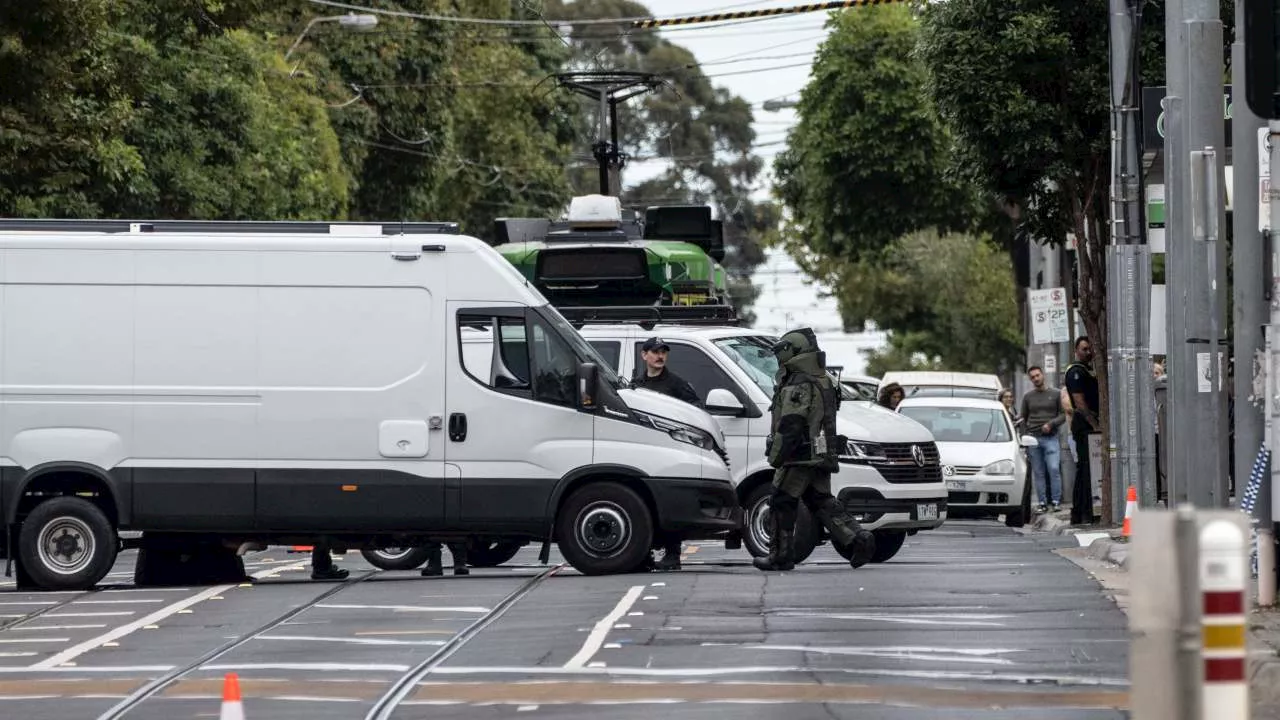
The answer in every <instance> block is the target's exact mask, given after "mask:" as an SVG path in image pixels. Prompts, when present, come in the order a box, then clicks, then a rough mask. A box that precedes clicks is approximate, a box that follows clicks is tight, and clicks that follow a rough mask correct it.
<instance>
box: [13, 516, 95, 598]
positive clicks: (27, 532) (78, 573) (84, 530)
mask: <svg viewBox="0 0 1280 720" xmlns="http://www.w3.org/2000/svg"><path fill="white" fill-rule="evenodd" d="M61 538H66V540H61ZM54 540H58V547H57V548H56V550H55V551H50V550H49V549H48V545H49V544H50V543H51V542H53V541H54ZM117 551H118V541H117V539H116V531H115V528H113V527H112V526H111V521H110V520H108V519H107V516H106V515H105V514H104V513H103V512H102V510H100V509H98V506H96V505H94V504H93V503H91V502H89V501H88V500H85V499H84V498H78V497H68V496H63V497H57V498H53V499H51V500H46V501H44V502H42V503H40V504H39V505H37V506H35V508H34V509H33V510H32V511H31V513H30V514H29V515H27V517H26V519H25V520H23V522H22V531H21V533H20V534H19V539H18V553H19V557H20V558H21V561H22V564H23V566H24V567H25V568H26V571H27V573H28V574H29V575H30V576H31V580H32V581H33V582H34V583H35V584H36V585H39V586H40V587H42V588H44V589H46V590H89V589H90V588H92V587H93V586H94V585H95V584H97V583H98V581H99V580H101V579H102V578H104V577H106V575H107V573H109V572H111V567H112V566H113V565H115V562H116V553H117Z"/></svg>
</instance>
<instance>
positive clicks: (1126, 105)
mask: <svg viewBox="0 0 1280 720" xmlns="http://www.w3.org/2000/svg"><path fill="white" fill-rule="evenodd" d="M1110 7H1111V117H1112V126H1111V127H1112V135H1111V244H1110V246H1109V247H1108V248H1107V293H1108V295H1109V297H1108V298H1107V326H1108V328H1109V332H1108V338H1109V344H1110V347H1109V348H1107V366H1108V373H1107V374H1108V376H1109V377H1110V379H1111V387H1110V396H1111V398H1112V401H1111V427H1112V432H1111V438H1110V443H1111V446H1110V449H1111V452H1109V453H1108V457H1109V458H1110V462H1111V467H1112V473H1111V479H1112V489H1111V505H1112V507H1111V516H1112V517H1123V516H1124V504H1125V494H1126V492H1125V491H1126V490H1127V489H1128V488H1129V487H1135V488H1138V489H1139V494H1140V498H1139V499H1140V504H1141V505H1142V506H1144V507H1154V506H1155V503H1156V475H1155V465H1154V459H1155V454H1154V450H1155V432H1154V425H1153V422H1152V420H1153V418H1152V410H1153V409H1154V406H1153V405H1154V404H1153V400H1154V394H1153V393H1154V391H1153V389H1152V387H1151V383H1152V377H1151V345H1150V335H1151V328H1150V324H1151V323H1150V315H1151V253H1150V248H1149V247H1148V246H1147V244H1146V232H1145V230H1146V228H1145V225H1146V223H1145V222H1144V221H1143V215H1144V213H1143V208H1142V166H1141V159H1140V156H1139V152H1138V110H1139V106H1138V53H1137V47H1138V46H1137V42H1136V35H1137V28H1138V7H1137V6H1136V5H1135V4H1134V3H1132V2H1131V1H1130V0H1110Z"/></svg>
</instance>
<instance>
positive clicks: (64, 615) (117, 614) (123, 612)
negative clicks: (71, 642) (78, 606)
mask: <svg viewBox="0 0 1280 720" xmlns="http://www.w3.org/2000/svg"><path fill="white" fill-rule="evenodd" d="M137 614H138V611H137V610H119V611H117V612H87V613H50V614H48V615H45V616H44V617H47V618H80V617H122V616H126V615H137Z"/></svg>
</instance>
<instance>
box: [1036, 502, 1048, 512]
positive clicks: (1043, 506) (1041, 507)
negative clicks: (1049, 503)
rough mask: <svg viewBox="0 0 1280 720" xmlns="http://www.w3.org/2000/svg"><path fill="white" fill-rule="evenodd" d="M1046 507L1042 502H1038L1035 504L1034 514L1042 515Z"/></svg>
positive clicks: (1046, 509)
mask: <svg viewBox="0 0 1280 720" xmlns="http://www.w3.org/2000/svg"><path fill="white" fill-rule="evenodd" d="M1048 509H1049V508H1048V507H1046V506H1045V504H1044V503H1040V504H1039V505H1037V506H1036V514H1038V515H1043V514H1045V512H1047V511H1048Z"/></svg>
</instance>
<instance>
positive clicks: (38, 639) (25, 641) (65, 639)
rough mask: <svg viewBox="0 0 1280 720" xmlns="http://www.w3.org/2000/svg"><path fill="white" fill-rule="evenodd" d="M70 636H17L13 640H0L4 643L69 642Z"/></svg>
mask: <svg viewBox="0 0 1280 720" xmlns="http://www.w3.org/2000/svg"><path fill="white" fill-rule="evenodd" d="M70 641H71V638H17V639H13V640H9V639H6V640H0V643H3V644H5V645H16V644H23V645H25V644H27V643H64V642H70Z"/></svg>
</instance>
